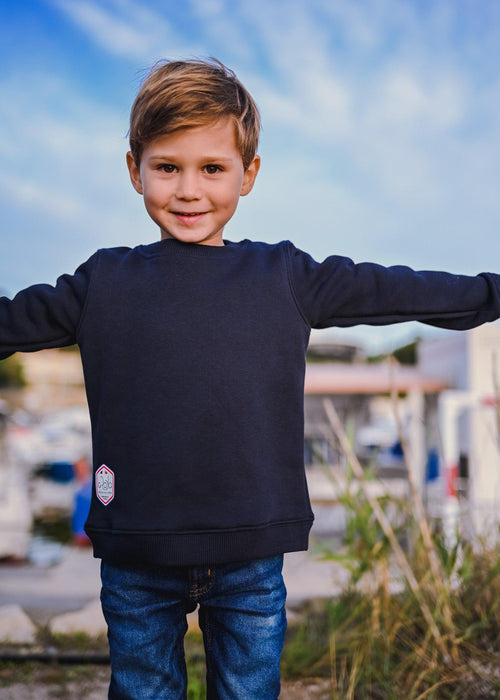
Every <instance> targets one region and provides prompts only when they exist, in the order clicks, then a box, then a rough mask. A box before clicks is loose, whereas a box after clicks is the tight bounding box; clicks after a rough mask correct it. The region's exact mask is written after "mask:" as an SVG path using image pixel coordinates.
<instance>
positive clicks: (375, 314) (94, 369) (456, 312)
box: [0, 239, 500, 565]
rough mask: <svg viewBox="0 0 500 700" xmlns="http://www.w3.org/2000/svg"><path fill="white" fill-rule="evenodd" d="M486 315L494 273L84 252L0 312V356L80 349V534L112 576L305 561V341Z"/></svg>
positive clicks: (298, 259)
mask: <svg viewBox="0 0 500 700" xmlns="http://www.w3.org/2000/svg"><path fill="white" fill-rule="evenodd" d="M499 316H500V275H495V274H488V273H485V274H482V275H478V276H477V277H465V276H459V275H452V274H448V273H444V272H414V271H413V270H410V269H409V268H407V267H402V266H396V267H390V268H384V267H381V266H379V265H374V264H372V263H362V264H358V265H356V264H354V263H353V262H352V261H351V260H349V259H347V258H344V257H339V256H332V257H329V258H327V259H326V260H325V261H324V262H323V263H317V262H315V261H314V260H313V259H312V258H311V257H310V256H309V255H307V254H306V253H303V252H302V251H299V250H297V249H296V248H295V247H294V246H293V245H292V244H291V243H289V242H282V243H279V244H276V245H268V244H265V243H255V242H251V241H242V242H241V243H226V245H225V246H221V247H216V246H205V245H194V244H186V243H181V242H179V241H176V240H173V239H172V240H165V241H160V242H157V243H153V244H150V245H144V246H138V247H137V248H134V249H129V248H113V249H104V250H100V251H98V252H97V253H95V254H94V255H93V256H92V257H91V258H90V259H89V260H88V261H87V262H86V263H84V264H83V265H81V266H80V267H79V268H78V270H77V271H76V273H75V274H74V275H63V276H62V277H60V278H59V279H58V281H57V284H56V286H55V287H51V286H49V285H36V286H33V287H29V288H28V289H26V290H24V291H22V292H20V293H19V294H18V295H17V296H16V297H15V298H14V299H12V300H9V299H7V298H1V299H0V358H5V357H7V356H8V355H10V354H11V353H13V352H16V351H23V352H31V351H34V350H39V349H42V348H55V347H61V346H66V345H70V344H73V343H75V342H76V343H78V344H79V346H80V350H81V355H82V362H83V368H84V374H85V385H86V391H87V397H88V403H89V409H90V416H91V421H92V438H93V454H94V458H93V459H94V489H93V498H92V504H91V509H90V514H89V517H88V520H87V524H86V531H87V533H88V535H89V536H90V538H91V540H92V543H93V546H94V554H95V556H97V557H102V558H104V559H105V560H108V561H110V562H114V563H120V562H126V563H128V564H134V563H135V564H137V565H141V564H145V563H149V564H173V565H189V564H199V565H202V564H215V563H222V562H230V561H237V560H243V559H250V558H258V557H266V556H272V555H274V554H278V553H282V552H286V551H296V550H301V549H306V548H307V543H308V534H309V530H310V527H311V524H312V520H313V515H312V511H311V507H310V503H309V497H308V493H307V485H306V478H305V472H304V461H303V455H304V451H303V433H304V426H303V387H304V372H305V354H306V348H307V344H308V339H309V333H310V329H311V327H315V328H325V327H328V326H352V325H354V324H359V323H364V324H372V325H382V324H389V323H396V322H399V321H408V320H418V321H423V322H425V323H428V324H432V325H435V326H441V327H443V328H454V329H467V328H472V327H474V326H477V325H479V324H482V323H484V322H486V321H492V320H494V319H496V318H498V317H499Z"/></svg>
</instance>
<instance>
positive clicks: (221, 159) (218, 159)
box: [148, 154, 232, 163]
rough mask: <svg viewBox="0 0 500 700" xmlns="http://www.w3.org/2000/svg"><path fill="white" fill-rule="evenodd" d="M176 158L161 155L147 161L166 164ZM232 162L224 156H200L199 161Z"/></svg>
mask: <svg viewBox="0 0 500 700" xmlns="http://www.w3.org/2000/svg"><path fill="white" fill-rule="evenodd" d="M177 158H178V156H170V155H168V154H163V155H154V156H151V157H150V158H149V159H148V160H151V161H157V160H158V161H167V162H172V161H176V160H177ZM231 160H232V158H231V157H230V156H228V157H225V156H202V157H200V161H203V162H204V163H205V162H217V163H224V162H227V163H229V162H230V161H231Z"/></svg>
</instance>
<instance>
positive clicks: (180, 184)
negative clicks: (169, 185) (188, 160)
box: [176, 171, 201, 201]
mask: <svg viewBox="0 0 500 700" xmlns="http://www.w3.org/2000/svg"><path fill="white" fill-rule="evenodd" d="M176 194H177V199H183V200H186V201H192V200H195V199H200V197H201V191H200V178H199V175H198V173H195V172H191V171H184V172H182V173H180V176H179V177H178V178H177V193H176Z"/></svg>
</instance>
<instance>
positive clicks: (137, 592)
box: [101, 555, 286, 700]
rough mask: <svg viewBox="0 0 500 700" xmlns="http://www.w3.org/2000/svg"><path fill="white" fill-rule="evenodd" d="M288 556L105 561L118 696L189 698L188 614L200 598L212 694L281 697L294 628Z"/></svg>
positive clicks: (260, 699) (214, 697) (216, 697)
mask: <svg viewBox="0 0 500 700" xmlns="http://www.w3.org/2000/svg"><path fill="white" fill-rule="evenodd" d="M282 566H283V556H281V555H280V556H277V557H272V558H270V559H257V560H253V561H247V562H237V563H234V564H222V565H215V566H213V567H206V566H201V567H198V566H187V567H154V568H152V567H151V568H125V567H121V566H120V567H117V566H111V565H110V564H106V563H105V562H102V564H101V579H102V591H101V603H102V609H103V612H104V616H105V618H106V622H107V623H108V639H109V647H110V656H111V683H110V688H109V696H108V697H109V698H111V699H112V700H139V699H140V700H147V699H148V698H151V699H154V700H163V699H165V700H167V699H168V700H174V699H175V700H181V699H182V698H186V688H187V677H186V664H185V658H184V644H183V640H184V635H185V633H186V630H187V622H186V613H187V612H190V611H192V610H194V609H195V607H196V605H197V604H199V606H200V608H199V622H200V627H201V630H202V632H203V642H204V645H205V655H206V662H207V699H208V700H276V698H277V697H278V695H279V692H280V674H279V662H280V655H281V651H282V648H283V641H284V636H285V628H286V616H285V598H286V589H285V585H284V583H283V578H282V575H281V570H282Z"/></svg>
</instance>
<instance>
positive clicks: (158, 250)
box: [139, 238, 239, 258]
mask: <svg viewBox="0 0 500 700" xmlns="http://www.w3.org/2000/svg"><path fill="white" fill-rule="evenodd" d="M238 245H239V244H238V243H233V242H232V241H224V245H223V246H222V245H221V246H215V245H203V244H201V243H184V242H183V241H178V240H177V239H176V238H165V239H163V240H161V241H156V242H155V243H150V244H149V245H141V246H139V249H140V251H141V252H142V253H143V254H144V255H147V256H149V255H162V254H166V253H169V254H172V253H175V254H178V255H190V256H193V255H194V256H196V257H203V258H206V257H211V258H212V257H219V256H220V255H227V254H228V253H229V252H234V251H235V249H236V248H237V247H238Z"/></svg>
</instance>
